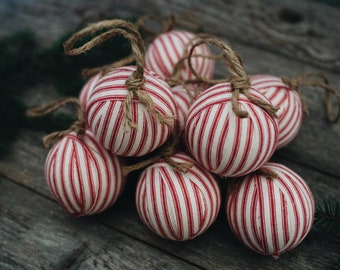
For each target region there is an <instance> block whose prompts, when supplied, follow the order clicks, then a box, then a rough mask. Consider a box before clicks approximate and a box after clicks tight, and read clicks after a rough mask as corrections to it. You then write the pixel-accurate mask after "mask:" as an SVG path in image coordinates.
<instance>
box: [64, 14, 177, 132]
mask: <svg viewBox="0 0 340 270" xmlns="http://www.w3.org/2000/svg"><path fill="white" fill-rule="evenodd" d="M103 30H106V31H105V32H103V33H100V34H98V35H97V36H95V37H93V38H92V39H91V40H90V41H88V42H86V43H85V44H83V45H81V46H79V47H78V48H73V46H74V43H75V42H76V41H78V40H80V39H82V38H84V37H86V36H88V35H91V34H94V33H96V32H99V31H103ZM117 35H122V36H123V37H125V38H126V39H127V40H129V42H130V45H131V50H132V54H133V58H134V60H135V61H136V66H137V67H136V70H135V71H134V72H133V73H132V74H131V75H130V77H129V78H128V79H127V80H126V83H125V85H126V87H127V90H128V91H129V93H128V95H127V97H126V99H125V101H124V120H125V123H127V124H128V126H129V127H130V128H136V127H137V125H136V123H135V122H134V120H133V116H132V106H133V100H134V98H137V99H138V100H139V101H140V102H141V103H142V104H143V105H144V106H145V107H146V108H147V109H148V110H149V111H150V113H151V115H152V116H153V117H155V118H156V119H158V120H159V121H160V122H161V123H164V124H166V125H169V124H171V123H172V121H173V117H166V116H163V115H162V114H161V113H159V112H158V111H157V110H156V108H155V105H154V103H153V101H152V99H151V97H150V96H149V95H148V94H147V93H146V92H145V91H143V90H142V88H143V86H144V82H145V79H144V66H145V62H144V56H145V47H144V42H143V39H142V37H141V35H140V33H139V32H138V30H137V29H136V27H135V26H134V25H133V24H132V23H130V22H127V21H124V20H119V19H115V20H104V21H101V22H97V23H94V24H90V25H89V26H87V27H85V28H84V29H82V30H80V31H79V32H77V33H75V34H74V35H73V36H72V37H71V38H70V39H69V40H67V41H66V42H65V44H64V49H65V53H66V54H67V55H77V54H81V53H85V52H86V51H88V50H90V49H92V48H93V47H95V46H97V45H99V44H101V43H103V42H105V41H107V40H109V39H110V38H112V37H115V36H117ZM122 61H123V62H124V61H126V59H125V60H124V59H123V60H122ZM107 68H108V67H105V68H104V69H103V72H107V71H108V70H107ZM109 68H110V65H109Z"/></svg>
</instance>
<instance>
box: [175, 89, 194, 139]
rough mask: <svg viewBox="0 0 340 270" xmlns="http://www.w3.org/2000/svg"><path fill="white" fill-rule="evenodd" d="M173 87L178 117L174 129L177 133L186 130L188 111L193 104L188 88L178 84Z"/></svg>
mask: <svg viewBox="0 0 340 270" xmlns="http://www.w3.org/2000/svg"><path fill="white" fill-rule="evenodd" d="M171 89H172V92H173V94H174V98H175V102H176V107H177V118H176V122H175V129H174V133H176V132H180V131H181V130H184V127H185V121H186V119H187V115H188V111H189V108H190V105H191V98H190V96H189V94H188V92H187V90H186V89H185V88H184V87H183V86H181V85H177V86H175V87H172V88H171Z"/></svg>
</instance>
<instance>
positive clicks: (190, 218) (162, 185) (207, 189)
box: [136, 153, 221, 241]
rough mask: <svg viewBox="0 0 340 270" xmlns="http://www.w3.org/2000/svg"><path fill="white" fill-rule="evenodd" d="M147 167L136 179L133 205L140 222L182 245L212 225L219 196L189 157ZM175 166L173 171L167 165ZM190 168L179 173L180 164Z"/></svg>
mask: <svg viewBox="0 0 340 270" xmlns="http://www.w3.org/2000/svg"><path fill="white" fill-rule="evenodd" d="M169 159H170V163H169V162H167V161H166V160H164V159H162V160H159V161H158V162H155V163H153V164H152V165H150V166H148V167H147V168H146V169H144V171H143V172H142V174H141V175H140V177H139V181H138V184H137V189H136V205H137V210H138V214H139V216H140V218H141V219H142V221H143V222H144V223H145V224H146V225H147V226H148V227H149V228H150V229H151V230H152V231H153V232H155V233H156V234H158V235H159V236H161V237H163V238H167V239H171V240H176V241H185V240H190V239H193V238H195V237H197V236H199V235H201V234H202V233H203V232H205V231H206V230H207V229H208V228H209V227H210V225H211V224H212V223H213V222H214V221H215V219H216V217H217V215H218V212H219V208H220V204H221V195H220V188H219V185H218V182H217V181H216V180H215V178H214V176H213V175H212V174H210V173H209V172H208V171H206V170H205V169H203V168H200V165H199V164H198V163H197V162H195V161H194V160H193V159H192V158H190V157H189V156H187V155H185V154H182V153H179V154H175V155H173V156H171V157H170V158H169V157H168V158H167V160H168V161H169ZM172 163H175V164H177V169H176V168H174V166H172V165H171V164H172ZM188 163H189V164H191V166H186V167H185V170H182V171H181V170H179V169H178V168H181V164H188Z"/></svg>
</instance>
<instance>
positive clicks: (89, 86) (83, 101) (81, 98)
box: [79, 74, 101, 108]
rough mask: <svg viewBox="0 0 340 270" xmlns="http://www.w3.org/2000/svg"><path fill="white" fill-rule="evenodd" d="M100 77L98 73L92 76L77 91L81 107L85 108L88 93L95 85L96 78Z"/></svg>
mask: <svg viewBox="0 0 340 270" xmlns="http://www.w3.org/2000/svg"><path fill="white" fill-rule="evenodd" d="M100 78H101V75H100V74H96V75H94V76H92V77H91V78H90V79H89V80H88V81H87V82H86V83H85V84H84V86H83V88H82V89H81V90H80V93H79V101H80V104H81V105H82V106H83V108H86V106H87V101H88V100H89V97H90V94H91V92H92V90H93V88H94V87H95V85H96V83H97V82H98V80H99V79H100Z"/></svg>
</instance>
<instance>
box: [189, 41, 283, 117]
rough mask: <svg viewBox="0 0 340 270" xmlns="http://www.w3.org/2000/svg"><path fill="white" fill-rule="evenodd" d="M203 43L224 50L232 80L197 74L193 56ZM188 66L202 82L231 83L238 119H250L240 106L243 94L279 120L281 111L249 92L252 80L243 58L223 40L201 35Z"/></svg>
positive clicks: (225, 62) (224, 59) (192, 48)
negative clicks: (245, 68) (239, 100)
mask: <svg viewBox="0 0 340 270" xmlns="http://www.w3.org/2000/svg"><path fill="white" fill-rule="evenodd" d="M203 43H208V44H211V45H215V46H216V47H218V48H220V49H221V50H222V52H223V55H222V57H223V61H224V64H225V66H226V67H227V69H228V70H229V72H230V73H231V77H230V79H227V80H222V81H221V80H208V79H207V78H204V77H202V76H201V75H200V74H198V73H197V72H196V70H195V69H194V68H193V66H192V61H191V56H192V54H193V51H194V49H195V47H197V46H199V45H201V44H203ZM188 64H189V68H190V70H191V71H192V72H193V74H194V75H195V76H196V77H197V78H199V79H200V80H202V81H205V82H207V83H211V84H216V83H221V82H226V81H230V84H231V89H232V100H231V102H232V110H233V111H234V113H235V114H236V115H237V116H238V117H240V118H245V117H248V112H246V111H243V110H241V109H240V108H239V104H238V97H239V95H240V94H243V95H244V96H246V97H247V98H248V99H249V100H251V101H252V102H253V103H255V104H256V105H257V106H259V107H260V108H262V109H263V110H265V111H266V112H268V113H269V114H271V115H272V116H273V117H275V118H277V115H276V112H277V111H278V110H279V108H278V107H276V106H273V105H272V104H270V103H268V102H266V101H263V100H260V99H257V98H255V97H253V96H252V95H251V94H250V92H249V89H250V86H251V85H250V80H249V76H248V75H247V74H246V72H245V70H244V69H243V67H242V62H241V58H240V57H239V56H238V55H237V54H236V53H235V52H234V51H233V50H232V49H231V47H230V46H229V45H227V44H226V43H225V42H223V41H222V40H220V39H218V38H217V37H214V36H212V35H201V38H200V40H198V41H197V42H195V44H193V45H192V47H191V49H190V52H189V56H188Z"/></svg>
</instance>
